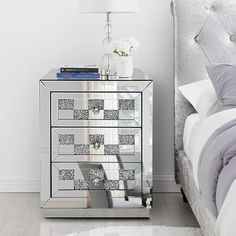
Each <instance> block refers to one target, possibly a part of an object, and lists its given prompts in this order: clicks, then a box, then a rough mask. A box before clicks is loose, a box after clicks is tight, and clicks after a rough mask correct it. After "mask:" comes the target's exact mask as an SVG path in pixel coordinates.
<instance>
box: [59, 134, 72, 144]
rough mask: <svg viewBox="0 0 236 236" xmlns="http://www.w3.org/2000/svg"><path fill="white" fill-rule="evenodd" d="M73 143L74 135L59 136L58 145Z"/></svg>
mask: <svg viewBox="0 0 236 236" xmlns="http://www.w3.org/2000/svg"><path fill="white" fill-rule="evenodd" d="M74 143H75V136H74V134H59V144H60V145H73V144H74Z"/></svg>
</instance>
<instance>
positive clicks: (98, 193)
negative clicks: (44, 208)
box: [51, 163, 142, 208]
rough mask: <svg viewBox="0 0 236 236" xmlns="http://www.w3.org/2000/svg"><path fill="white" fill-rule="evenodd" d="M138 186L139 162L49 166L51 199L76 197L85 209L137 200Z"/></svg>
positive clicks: (138, 194)
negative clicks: (50, 168) (50, 167)
mask: <svg viewBox="0 0 236 236" xmlns="http://www.w3.org/2000/svg"><path fill="white" fill-rule="evenodd" d="M141 183H142V175H141V164H140V163H120V164H119V163H53V164H52V183H51V184H52V197H53V198H80V201H82V203H83V204H85V205H86V207H93V208H96V207H99V208H103V207H111V206H112V205H113V202H114V201H117V200H120V201H124V199H127V198H129V197H131V198H132V197H141V192H142V185H141ZM131 193H132V194H131ZM115 199H116V200H115ZM83 204H82V205H83Z"/></svg>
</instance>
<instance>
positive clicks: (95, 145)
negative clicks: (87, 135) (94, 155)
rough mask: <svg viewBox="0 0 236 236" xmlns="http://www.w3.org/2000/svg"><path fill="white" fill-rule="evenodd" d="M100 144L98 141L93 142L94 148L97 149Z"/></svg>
mask: <svg viewBox="0 0 236 236" xmlns="http://www.w3.org/2000/svg"><path fill="white" fill-rule="evenodd" d="M100 146H101V144H100V143H99V142H98V141H96V142H94V143H93V148H94V149H95V150H98V149H99V148H100Z"/></svg>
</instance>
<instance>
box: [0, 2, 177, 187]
mask: <svg viewBox="0 0 236 236" xmlns="http://www.w3.org/2000/svg"><path fill="white" fill-rule="evenodd" d="M97 1H98V0H97ZM77 4H78V3H77V1H76V0H70V1H67V0H50V1H48V0H40V1H38V0H37V1H36V0H21V1H18V0H8V1H2V2H1V7H0V70H1V73H0V75H1V92H0V102H1V116H0V146H1V148H0V160H1V162H0V191H37V190H39V174H40V173H39V169H40V163H39V138H38V137H39V119H38V102H39V100H38V84H39V79H40V78H41V77H42V76H43V75H44V74H46V72H47V71H48V70H50V69H51V68H53V67H59V66H60V65H64V64H85V63H99V62H100V51H101V41H102V39H103V37H104V33H103V25H104V23H105V16H104V15H79V14H77V9H78V6H77ZM140 4H141V12H140V13H138V14H129V15H128V14H127V15H114V16H113V25H114V37H125V36H130V35H134V36H135V37H137V38H138V39H139V41H140V42H141V48H140V50H139V51H138V53H137V54H136V55H135V58H134V61H135V66H136V67H140V68H141V69H143V70H144V71H145V72H146V73H148V74H149V75H150V76H151V77H152V78H153V79H154V80H155V96H154V101H155V109H154V116H155V122H154V130H155V135H154V138H155V139H154V147H155V148H154V151H155V152H154V154H155V155H154V159H155V161H154V163H155V178H156V180H157V179H158V181H159V184H160V185H161V187H162V190H163V187H165V186H168V185H169V187H173V185H172V184H173V182H172V181H173V165H174V164H173V163H174V162H173V111H172V101H173V92H172V91H173V85H172V84H173V77H172V73H173V70H172V67H173V65H172V17H171V13H170V7H169V5H170V0H158V1H157V0H140ZM169 190H170V189H169Z"/></svg>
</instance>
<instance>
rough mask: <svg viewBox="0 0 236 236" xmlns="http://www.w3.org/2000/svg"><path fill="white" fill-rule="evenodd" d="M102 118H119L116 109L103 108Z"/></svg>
mask: <svg viewBox="0 0 236 236" xmlns="http://www.w3.org/2000/svg"><path fill="white" fill-rule="evenodd" d="M104 120H119V111H118V110H105V111H104Z"/></svg>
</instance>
